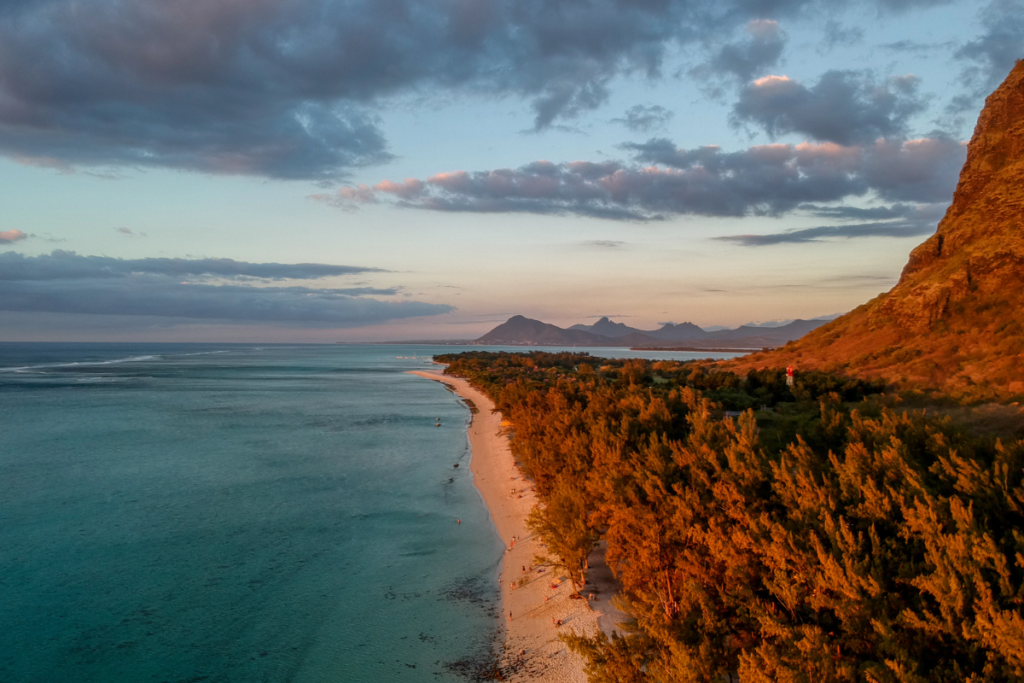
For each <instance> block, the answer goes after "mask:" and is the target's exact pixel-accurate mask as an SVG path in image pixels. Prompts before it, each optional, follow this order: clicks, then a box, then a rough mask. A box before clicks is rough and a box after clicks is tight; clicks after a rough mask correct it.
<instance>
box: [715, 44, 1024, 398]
mask: <svg viewBox="0 0 1024 683" xmlns="http://www.w3.org/2000/svg"><path fill="white" fill-rule="evenodd" d="M1022 226H1024V60H1022V61H1018V62H1017V64H1016V66H1015V67H1014V68H1013V70H1012V71H1011V72H1010V75H1009V76H1008V77H1007V78H1006V80H1005V81H1004V82H1003V84H1002V85H1000V86H999V88H997V89H996V91H995V92H994V93H992V94H991V95H990V96H989V97H988V99H987V100H986V101H985V108H984V109H983V110H982V112H981V115H980V116H979V117H978V124H977V127H976V128H975V129H974V135H973V136H972V137H971V141H970V143H969V144H968V145H967V161H966V163H965V164H964V167H963V170H962V171H961V173H960V180H959V182H958V184H957V188H956V192H955V193H954V194H953V202H952V204H950V206H949V209H948V210H947V211H946V215H945V216H944V217H943V219H942V221H941V222H940V223H939V226H938V229H937V230H936V232H935V234H934V235H932V236H931V237H929V238H928V239H927V240H925V241H924V243H922V244H921V245H920V246H918V247H917V248H916V249H914V251H913V252H911V254H910V259H909V261H908V262H907V265H906V266H905V267H904V268H903V273H902V274H901V276H900V280H899V282H898V283H897V284H896V286H895V287H893V288H892V289H891V290H889V291H888V292H886V293H885V294H881V295H879V296H877V297H875V298H874V299H872V300H871V301H869V302H867V303H866V304H863V305H861V306H859V307H857V308H856V309H854V310H853V311H851V312H849V313H847V314H846V315H844V316H842V317H840V318H837V319H836V320H834V321H832V322H831V323H828V324H827V325H824V326H823V327H821V328H819V329H817V330H815V331H813V332H811V333H810V334H808V335H807V336H805V337H803V338H802V339H800V340H799V341H795V342H793V343H792V344H787V345H786V346H785V347H783V348H781V349H775V350H774V351H770V352H767V353H756V354H752V355H750V356H745V357H744V358H742V359H736V361H733V362H731V363H728V364H725V365H726V366H727V367H732V368H734V369H736V370H741V371H742V370H744V369H746V368H751V367H757V368H760V367H778V366H785V365H795V366H796V367H797V368H798V369H801V368H823V369H828V370H835V371H839V372H843V373H845V374H849V375H853V376H856V377H873V378H881V379H884V380H886V381H888V382H892V383H893V384H895V385H897V386H899V387H901V388H908V389H918V390H935V391H939V392H942V393H943V394H947V395H951V396H953V397H956V398H959V399H962V400H967V401H992V400H996V401H1020V400H1022V399H1024V370H1022V369H1021V367H1022V359H1024V230H1022Z"/></svg>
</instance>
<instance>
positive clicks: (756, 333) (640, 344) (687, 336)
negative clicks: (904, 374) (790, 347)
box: [469, 315, 828, 351]
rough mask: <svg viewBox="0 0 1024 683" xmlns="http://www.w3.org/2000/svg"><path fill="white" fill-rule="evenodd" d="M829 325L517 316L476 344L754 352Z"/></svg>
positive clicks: (822, 322)
mask: <svg viewBox="0 0 1024 683" xmlns="http://www.w3.org/2000/svg"><path fill="white" fill-rule="evenodd" d="M826 322H828V320H826V319H817V320H793V321H792V322H789V323H787V324H785V325H781V326H779V327H760V326H756V325H742V326H740V327H737V328H736V329H731V330H730V329H724V330H705V329H703V328H701V327H698V326H697V325H694V324H693V323H688V322H687V323H680V324H678V325H677V324H673V323H665V324H664V325H663V326H662V327H661V328H660V329H657V330H640V329H636V328H634V327H629V326H628V325H625V324H623V323H616V322H612V321H611V320H609V319H608V318H601V319H600V320H598V321H597V322H596V323H594V324H593V325H573V326H572V327H570V328H568V329H563V328H561V327H558V326H557V325H551V324H549V323H545V322H541V321H540V320H533V319H531V318H527V317H525V316H521V315H516V316H513V317H511V318H509V319H508V320H507V321H505V322H504V323H502V324H501V325H498V326H497V327H495V328H494V329H493V330H491V331H490V332H488V333H487V334H485V335H483V336H482V337H480V338H478V339H475V340H473V341H472V342H469V343H470V344H487V345H493V346H628V347H631V348H634V349H674V350H701V351H705V350H737V351H751V350H760V349H765V348H774V347H776V346H781V345H783V344H785V343H786V342H789V341H792V340H794V339H799V338H800V337H802V336H803V335H805V334H807V333H808V332H810V331H811V330H813V329H815V328H817V327H819V326H821V325H824V324H825V323H826Z"/></svg>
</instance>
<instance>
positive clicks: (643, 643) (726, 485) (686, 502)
mask: <svg viewBox="0 0 1024 683" xmlns="http://www.w3.org/2000/svg"><path fill="white" fill-rule="evenodd" d="M436 359H437V360H438V361H440V362H443V363H447V364H448V367H447V368H446V372H447V373H450V374H455V375H458V376H461V377H465V378H466V379H468V380H469V381H470V382H471V383H473V384H474V385H475V386H477V387H478V388H480V389H482V390H483V391H484V392H485V393H487V394H488V395H489V396H490V397H491V398H492V400H493V401H494V403H495V405H496V406H497V409H498V410H500V411H502V413H503V415H504V417H505V419H507V420H509V421H510V422H511V424H512V427H511V446H512V451H513V454H514V455H515V457H516V458H517V460H518V461H519V463H520V466H521V467H522V469H523V470H524V472H525V473H526V474H527V475H528V476H529V477H530V478H531V479H532V480H533V481H534V484H535V488H536V490H537V492H538V494H539V497H540V500H541V503H540V505H539V506H538V507H537V509H536V510H535V512H534V514H533V518H532V520H531V524H532V527H533V528H534V529H535V530H537V531H538V532H540V533H541V534H542V535H543V536H544V540H545V542H546V543H547V545H548V548H549V550H550V551H551V552H552V553H553V554H555V555H557V557H558V561H559V562H560V563H562V564H563V565H564V566H565V567H566V568H568V569H571V570H573V571H574V572H579V573H580V576H581V578H582V576H583V574H582V572H583V571H584V569H585V562H586V558H587V556H588V554H589V553H590V552H591V550H592V549H593V548H594V546H595V544H596V543H597V542H598V541H599V540H601V539H604V540H605V541H606V542H607V555H606V559H607V561H608V563H609V565H610V566H611V567H612V569H613V571H614V572H615V575H616V577H617V579H618V580H619V582H620V584H621V592H620V596H619V598H618V600H619V601H620V602H621V604H623V606H624V607H625V608H626V610H627V611H628V613H629V614H630V615H631V617H632V620H631V621H630V622H629V623H627V624H626V625H625V626H624V630H623V631H622V632H621V633H618V634H616V635H614V636H613V637H612V638H607V637H605V636H603V635H601V634H598V635H597V636H589V637H588V636H585V635H578V634H577V635H575V636H571V637H569V638H568V639H567V640H568V642H569V646H570V647H572V648H573V649H574V650H576V651H577V652H580V653H582V654H583V655H585V657H586V658H587V660H588V662H589V664H588V675H589V677H590V680H591V681H593V682H595V683H611V682H621V683H627V682H628V683H634V682H636V683H639V682H666V683H668V682H689V681H694V682H697V681H702V682H704V681H706V682H709V683H710V682H712V681H714V682H715V683H720V682H722V681H743V682H744V683H746V682H768V681H791V682H794V683H797V682H806V683H828V682H831V681H871V682H904V683H918V682H924V681H930V682H932V681H949V682H953V681H956V682H961V681H974V682H980V681H1011V680H1012V681H1018V680H1021V679H1024V617H1022V614H1024V611H1022V601H1024V481H1022V480H1024V441H1022V440H1021V439H1020V438H1019V434H997V433H993V431H992V430H976V429H970V428H969V427H965V426H964V425H963V423H962V422H956V421H954V420H952V419H951V418H950V417H949V416H948V414H944V411H943V410H942V407H941V405H940V406H939V407H938V408H936V407H928V406H924V407H921V406H915V407H914V408H913V409H912V408H910V407H908V405H909V404H911V399H912V397H907V396H900V395H894V394H892V393H891V392H887V391H886V387H885V386H884V384H882V383H880V382H865V381H862V380H854V379H848V378H844V377H840V376H836V375H830V374H827V373H822V372H799V371H797V372H796V374H795V384H794V386H793V387H792V388H790V387H788V386H787V385H786V381H785V380H786V377H785V371H784V370H781V369H777V370H750V371H749V372H747V373H746V374H745V375H738V374H735V373H732V372H727V371H719V370H718V369H717V368H715V367H714V366H713V365H711V364H708V363H683V362H675V361H659V362H649V361H644V360H637V359H629V360H611V359H605V358H597V357H591V356H588V355H586V354H577V353H541V352H530V353H490V352H470V353H462V354H451V355H445V356H438V357H437V358H436ZM947 412H948V411H947Z"/></svg>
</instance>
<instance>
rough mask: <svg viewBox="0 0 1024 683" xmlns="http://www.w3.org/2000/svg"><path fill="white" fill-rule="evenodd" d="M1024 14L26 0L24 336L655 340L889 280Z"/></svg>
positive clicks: (0, 168)
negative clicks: (602, 331)
mask: <svg viewBox="0 0 1024 683" xmlns="http://www.w3.org/2000/svg"><path fill="white" fill-rule="evenodd" d="M1020 58H1024V0H980V1H979V0H842V1H840V0H632V1H629V2H627V1H626V0H4V2H3V3H0V206H2V211H0V341H172V342H173V341H210V342H218V341H220V342H246V341H248V342H334V341H377V340H408V339H420V340H425V339H470V338H475V337H477V336H480V335H482V334H483V333H485V332H486V331H488V330H489V329H491V328H493V327H494V326H495V325H497V324H499V323H501V322H503V321H504V320H506V319H507V318H509V317H511V316H513V315H517V314H520V315H525V316H527V317H531V318H538V319H541V320H544V321H546V322H550V323H554V324H557V325H563V326H568V325H571V324H574V323H592V322H594V321H595V320H596V319H597V318H599V317H601V316H610V317H612V318H613V319H615V320H617V321H620V322H625V323H627V324H628V325H630V326H632V327H637V328H641V329H655V328H657V327H658V326H660V325H661V324H663V323H666V322H675V323H681V322H685V321H689V322H693V323H696V324H698V325H702V326H715V325H725V326H738V325H741V324H744V323H748V322H764V321H771V320H789V319H795V318H814V317H819V316H826V315H832V314H837V313H842V312H845V311H848V310H850V309H852V308H854V307H856V306H857V305H859V304H861V303H863V302H865V301H867V300H869V299H871V298H873V297H874V296H877V295H878V294H880V293H882V292H884V291H887V290H888V289H889V288H891V287H892V286H893V285H894V284H895V283H896V281H897V280H898V278H899V274H900V271H901V269H902V267H903V265H904V264H905V263H906V259H907V256H908V254H909V253H910V251H911V250H912V249H913V248H914V247H915V246H916V245H917V244H920V243H921V242H922V241H923V240H924V239H925V238H926V237H927V236H928V235H930V234H932V233H933V232H934V231H935V228H936V225H937V223H938V221H939V220H940V219H941V217H942V215H943V214H944V212H945V210H946V208H947V207H948V206H949V203H950V201H951V199H952V196H953V190H954V189H955V186H956V181H957V176H958V174H959V170H960V167H961V166H962V164H963V161H964V159H965V156H966V142H967V140H969V138H970V135H971V133H972V131H973V128H974V125H975V122H976V120H977V116H978V113H979V112H980V110H981V107H982V105H983V103H984V98H985V97H986V96H987V95H988V94H989V93H990V92H991V91H992V90H993V89H994V88H995V87H996V86H998V84H999V83H1000V82H1001V81H1002V80H1003V79H1004V78H1005V76H1006V74H1007V73H1008V72H1009V71H1010V69H1011V68H1012V67H1013V65H1014V63H1015V60H1017V59H1020Z"/></svg>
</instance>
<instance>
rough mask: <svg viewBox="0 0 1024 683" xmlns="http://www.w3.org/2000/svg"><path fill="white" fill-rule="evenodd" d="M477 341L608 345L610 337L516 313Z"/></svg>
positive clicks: (518, 343)
mask: <svg viewBox="0 0 1024 683" xmlns="http://www.w3.org/2000/svg"><path fill="white" fill-rule="evenodd" d="M476 343H478V344H495V345H503V344H509V345H517V346H524V345H525V346H607V345H608V337H603V336H601V335H599V334H592V333H590V332H584V331H583V330H563V329H562V328H561V327H557V326H556V325H549V324H548V323H543V322H541V321H539V320H533V319H532V318H527V317H524V316H521V315H514V316H512V317H511V318H509V319H508V320H506V321H505V322H503V323H502V324H500V325H498V326H497V327H495V328H494V329H493V330H491V331H490V332H488V333H487V334H485V335H484V336H482V337H480V338H479V339H477V340H476Z"/></svg>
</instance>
